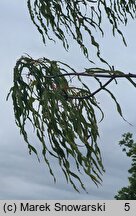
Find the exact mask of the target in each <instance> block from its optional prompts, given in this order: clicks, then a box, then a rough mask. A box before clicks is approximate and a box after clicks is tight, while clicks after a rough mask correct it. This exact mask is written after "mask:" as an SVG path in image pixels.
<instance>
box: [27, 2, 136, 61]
mask: <svg viewBox="0 0 136 216" xmlns="http://www.w3.org/2000/svg"><path fill="white" fill-rule="evenodd" d="M27 4H28V9H29V13H30V16H31V20H32V21H33V23H34V25H35V26H36V27H37V29H38V31H39V32H40V34H41V35H42V38H43V42H44V43H46V37H47V38H48V39H49V40H53V41H55V40H56V39H55V38H58V39H59V40H61V41H62V43H63V46H64V47H65V49H68V48H69V42H68V40H67V36H68V35H70V36H72V38H73V39H74V40H75V41H76V42H77V43H78V44H79V46H80V48H81V49H82V51H83V53H84V55H85V56H86V57H87V58H89V56H88V45H87V44H86V43H85V41H86V36H88V37H89V38H90V44H92V45H93V46H94V47H95V48H96V50H97V56H98V58H99V59H100V60H101V61H103V62H105V63H106V61H105V60H104V59H102V58H101V56H100V48H99V42H98V41H97V39H96V32H100V33H101V34H102V36H103V35H104V31H103V29H102V21H103V20H104V19H105V18H107V20H108V21H109V23H110V25H111V26H112V32H113V35H114V36H115V33H116V32H117V33H118V34H120V35H121V37H122V39H123V41H124V43H125V45H126V42H125V38H124V36H123V34H122V32H121V30H120V28H119V25H120V24H124V25H126V24H127V22H128V17H131V18H133V19H134V18H135V16H136V1H134V0H129V1H126V0H108V1H106V0H96V1H91V0H73V1H71V0H52V1H49V0H27ZM105 15H106V17H105ZM53 34H54V35H55V37H54V36H53ZM89 49H90V47H89Z"/></svg>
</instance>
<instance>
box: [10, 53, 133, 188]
mask: <svg viewBox="0 0 136 216" xmlns="http://www.w3.org/2000/svg"><path fill="white" fill-rule="evenodd" d="M82 76H88V77H89V76H90V77H94V79H95V80H96V81H97V82H98V84H99V87H98V88H97V89H96V90H95V91H94V92H91V91H90V88H89V87H88V86H87V85H86V84H85V82H84V81H83V80H82V79H81V77H82ZM123 76H125V75H124V74H123V73H122V72H120V71H112V70H109V71H108V70H104V69H100V68H91V69H87V70H86V71H85V72H83V73H77V72H76V71H75V70H74V69H72V68H71V67H70V66H68V65H66V64H64V63H62V62H56V61H51V60H49V59H47V58H41V59H38V60H34V59H32V58H31V57H30V56H23V57H21V58H20V59H19V60H18V61H17V63H16V66H15V68H14V85H13V87H12V88H11V90H10V93H9V94H12V99H13V106H14V114H15V120H16V124H17V126H18V127H19V128H20V133H21V134H22V135H23V137H24V140H25V141H26V143H27V144H28V148H29V150H30V153H31V152H34V153H35V154H36V155H37V156H38V151H37V149H36V148H35V147H34V145H32V144H31V143H30V141H29V134H28V132H27V130H28V128H26V125H27V122H28V121H29V122H30V123H31V124H32V127H33V128H34V130H35V133H36V135H37V137H38V139H39V141H40V143H41V144H42V155H43V157H44V159H45V162H46V164H47V165H48V167H49V170H50V173H51V175H52V176H53V177H54V180H55V176H54V174H53V170H52V168H51V166H50V162H49V158H48V156H49V155H51V156H53V157H55V158H56V160H58V162H59V165H60V166H61V168H62V171H63V172H64V174H65V177H66V179H67V181H68V182H70V183H71V184H72V185H73V187H74V188H75V189H76V190H78V189H77V187H76V184H75V183H74V181H73V178H74V179H77V180H78V181H79V182H80V184H81V186H82V188H83V189H85V187H84V184H83V183H82V181H81V179H80V172H81V173H83V172H84V173H85V174H86V175H88V176H89V177H90V178H91V179H92V181H93V182H94V183H95V184H99V183H101V174H102V173H103V171H104V168H103V164H102V158H101V153H100V149H99V146H98V137H99V132H98V123H97V117H96V114H95V109H98V110H99V111H100V113H101V120H102V119H103V117H104V113H103V112H102V110H101V108H100V106H99V104H98V103H97V100H96V98H95V95H96V94H97V93H98V92H99V91H101V90H105V91H106V92H108V93H109V94H110V96H111V98H112V99H113V100H114V101H115V103H116V106H117V111H118V112H119V114H120V115H121V116H122V111H121V107H120V105H119V103H118V102H117V101H116V98H115V96H114V95H113V93H111V92H110V91H109V90H108V89H107V88H106V86H108V85H109V83H110V82H111V81H113V80H114V79H115V78H116V77H123ZM103 77H105V78H108V81H107V82H105V83H104V84H102V82H101V80H100V78H103ZM126 78H127V79H129V81H131V82H132V84H134V85H135V83H134V82H133V81H132V80H131V79H130V77H129V76H127V75H126ZM75 79H76V81H75ZM8 96H9V95H8ZM122 117H123V116H122ZM71 158H73V160H74V161H75V165H76V168H77V170H76V171H75V170H74V171H73V170H72V168H71Z"/></svg>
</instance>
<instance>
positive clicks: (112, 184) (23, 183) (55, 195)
mask: <svg viewBox="0 0 136 216" xmlns="http://www.w3.org/2000/svg"><path fill="white" fill-rule="evenodd" d="M135 24H136V22H135V21H131V22H130V23H129V25H128V26H127V28H126V29H124V35H125V37H126V39H127V42H128V47H127V48H126V47H125V46H124V45H123V42H122V41H121V38H120V37H119V36H117V38H113V37H112V36H111V35H110V27H109V26H108V25H107V23H105V24H104V28H105V31H106V35H105V38H104V39H101V50H102V54H103V56H104V57H105V58H106V59H107V60H108V61H109V62H110V63H111V64H112V65H114V66H115V68H117V69H120V70H122V71H124V72H131V73H136V70H135V68H136V65H135V62H136V60H135V57H136V54H135V48H136V45H135V38H136V28H135ZM24 53H28V54H29V55H31V56H32V57H34V58H40V57H43V56H45V57H47V58H51V59H55V60H61V61H64V62H66V63H68V64H70V65H71V66H73V67H75V68H77V69H78V70H81V71H82V70H83V68H84V67H85V68H86V67H92V65H89V62H88V61H87V60H86V59H85V58H84V57H83V55H82V54H81V52H80V49H79V48H78V47H77V45H75V44H74V43H73V42H72V41H71V49H70V51H69V52H66V51H65V50H64V49H63V48H62V46H61V45H60V44H59V43H57V44H56V45H55V44H53V43H51V42H48V43H47V46H46V47H45V46H44V45H43V43H42V40H41V36H40V35H39V33H38V32H37V30H36V28H35V26H34V25H33V24H32V22H31V20H30V18H29V14H28V11H27V6H26V0H21V1H18V0H14V1H11V0H4V1H1V2H0V70H1V79H0V87H1V91H0V99H1V109H0V122H1V123H0V199H62V200H63V199H113V197H114V195H115V194H116V193H117V191H118V190H119V189H121V188H122V187H123V186H127V185H128V179H127V178H128V172H127V171H128V169H129V167H130V160H129V158H127V157H126V155H125V154H123V152H122V150H121V148H120V147H119V145H118V141H119V140H120V139H121V135H122V134H123V133H125V132H128V131H130V132H133V133H134V135H135V131H136V111H135V110H136V102H135V101H136V89H135V88H134V87H132V86H131V85H130V84H129V83H128V82H127V81H125V80H120V81H119V82H118V85H115V84H114V83H113V84H111V85H110V86H109V87H110V89H112V90H113V92H115V95H116V96H117V98H118V101H119V102H120V104H121V106H122V108H123V112H124V116H125V118H126V119H127V120H128V121H129V122H130V123H132V124H133V127H132V126H130V125H129V124H127V123H126V122H124V121H123V120H122V119H121V117H120V116H119V114H118V113H117V112H116V108H115V105H114V103H113V102H112V100H111V99H110V98H109V96H108V95H107V94H105V93H104V92H101V93H99V95H98V97H97V98H98V100H99V101H100V102H101V104H102V107H103V110H104V112H105V119H104V120H103V122H102V123H100V125H99V127H100V136H101V137H100V141H99V146H100V148H101V151H102V156H103V163H104V166H105V169H106V173H105V174H104V175H103V183H102V186H99V188H97V187H96V186H95V185H94V184H93V183H92V182H90V181H89V179H88V178H86V177H84V182H85V184H86V186H87V190H88V192H89V193H88V194H86V193H85V192H83V191H82V190H81V193H77V192H75V191H74V189H73V188H72V187H71V186H70V185H68V184H67V183H66V181H65V179H64V177H63V175H62V172H61V170H60V168H59V166H58V165H57V164H56V163H54V164H53V166H54V169H55V170H56V174H57V180H58V181H57V183H56V184H54V182H53V179H52V177H51V176H50V174H49V172H48V169H47V167H46V166H45V164H44V163H42V162H41V163H39V162H38V161H37V158H36V157H35V156H30V155H29V153H28V149H27V145H26V144H25V142H24V140H23V138H22V137H21V136H20V134H19V129H18V128H17V126H16V125H15V121H14V114H13V107H12V101H11V99H10V100H9V101H8V102H7V101H6V96H7V93H8V90H9V89H10V87H11V86H12V85H13V82H12V79H13V67H14V65H15V63H16V60H17V59H18V58H19V57H20V56H21V55H23V54H24ZM93 56H94V54H93ZM97 66H100V65H97ZM135 137H136V136H135ZM33 142H35V139H33Z"/></svg>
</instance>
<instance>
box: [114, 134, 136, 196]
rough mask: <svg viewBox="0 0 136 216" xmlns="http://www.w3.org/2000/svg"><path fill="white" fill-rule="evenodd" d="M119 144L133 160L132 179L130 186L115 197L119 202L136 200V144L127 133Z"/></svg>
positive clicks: (130, 178)
mask: <svg viewBox="0 0 136 216" xmlns="http://www.w3.org/2000/svg"><path fill="white" fill-rule="evenodd" d="M122 137H123V138H122V140H121V141H120V142H119V145H120V146H123V149H122V150H123V151H124V152H125V153H126V155H127V156H128V157H130V158H131V159H132V163H131V168H130V169H129V170H128V172H129V174H130V177H129V178H128V180H129V186H128V187H123V188H122V189H121V190H120V191H118V194H117V195H116V196H115V199H117V200H136V143H135V142H134V139H133V137H132V134H131V133H125V134H123V136H122Z"/></svg>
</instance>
